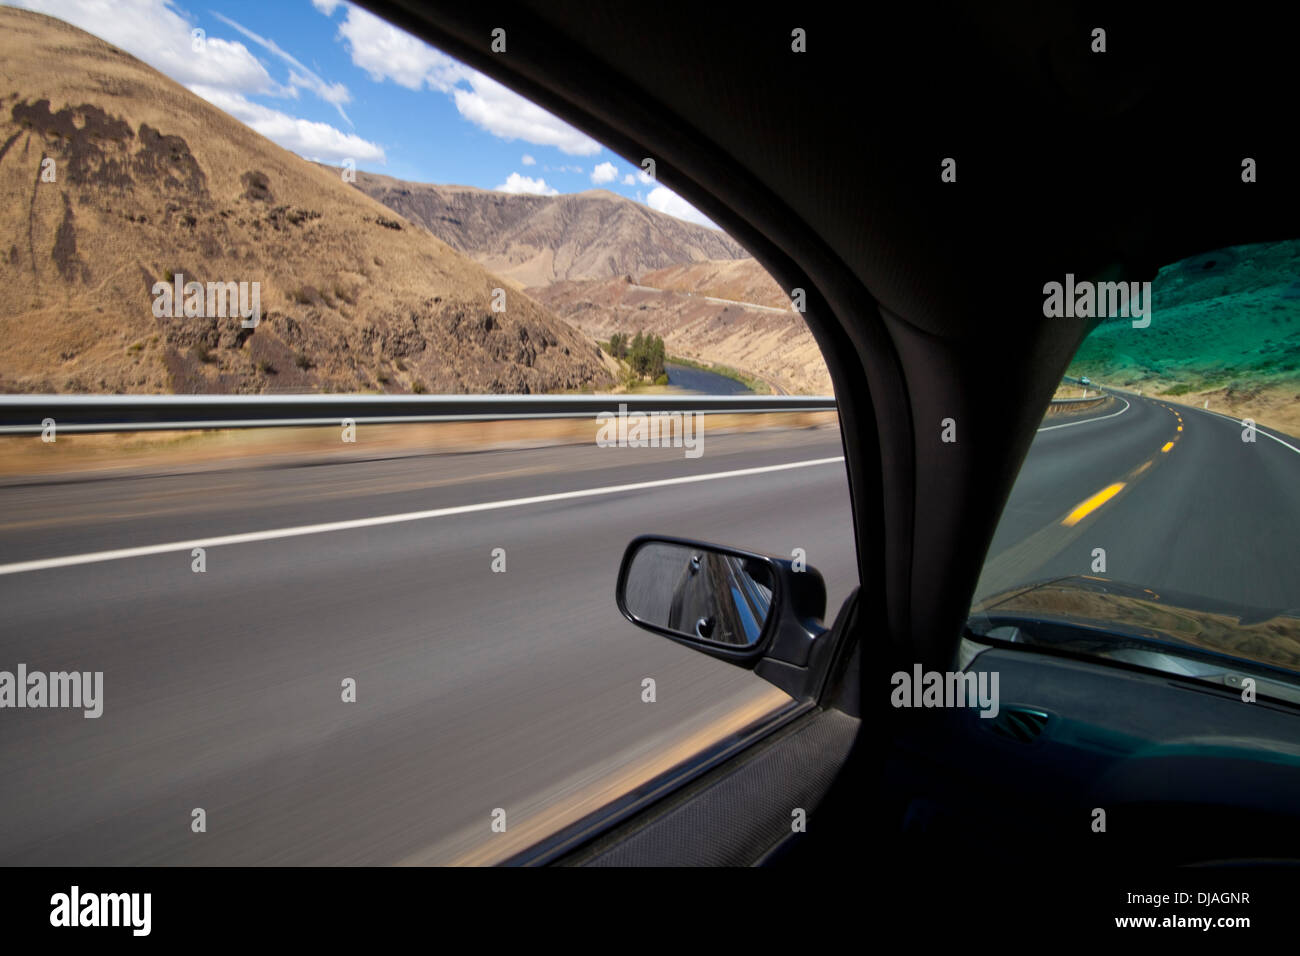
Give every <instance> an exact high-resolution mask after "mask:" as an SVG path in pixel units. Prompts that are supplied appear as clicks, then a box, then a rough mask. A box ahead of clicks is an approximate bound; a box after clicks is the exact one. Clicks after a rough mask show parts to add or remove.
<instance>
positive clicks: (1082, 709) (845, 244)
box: [365, 0, 1300, 872]
mask: <svg viewBox="0 0 1300 956" xmlns="http://www.w3.org/2000/svg"><path fill="white" fill-rule="evenodd" d="M365 5H366V6H368V7H369V8H371V9H372V10H373V11H374V12H375V13H377V14H378V15H380V16H382V17H384V18H386V19H388V20H390V21H392V22H393V23H395V24H396V25H398V26H400V27H402V28H403V29H405V30H407V31H409V32H411V33H412V34H415V35H417V36H421V37H423V38H425V39H426V40H427V41H428V42H430V43H431V44H433V45H435V46H437V47H438V48H440V49H443V50H446V51H447V52H448V53H450V54H451V55H453V56H455V57H457V58H458V59H460V60H462V61H464V62H466V63H468V64H470V65H472V66H473V67H475V68H477V69H479V70H481V71H483V72H484V73H486V74H488V75H490V76H492V77H494V78H496V79H497V80H499V81H500V82H502V83H503V84H505V85H507V86H509V87H511V88H513V89H514V90H516V91H517V92H519V93H520V94H522V95H524V96H526V97H528V98H529V99H531V100H533V101H535V102H536V103H538V104H539V105H541V106H543V107H544V108H546V109H547V110H550V111H551V112H553V113H554V114H556V115H557V116H560V117H562V118H564V119H565V120H566V121H567V122H570V123H572V124H573V125H574V126H575V127H577V128H579V129H581V130H583V131H585V132H587V133H588V134H590V135H591V136H593V137H595V138H597V139H599V140H600V141H602V142H603V143H605V144H607V145H609V146H610V147H611V148H612V149H614V150H616V151H617V152H619V153H620V154H621V155H622V156H624V157H625V158H627V159H629V160H630V161H632V162H638V163H639V162H640V160H641V158H642V157H650V158H653V159H654V161H655V166H656V175H657V177H658V178H659V179H660V180H662V181H663V182H664V183H665V184H667V185H668V186H669V187H670V188H671V189H673V190H674V191H676V192H677V193H678V194H679V195H681V196H682V197H684V198H685V199H687V200H688V201H689V202H690V203H692V204H694V205H695V206H696V207H697V208H698V209H700V210H701V211H702V212H703V213H704V214H706V215H707V216H708V217H709V218H711V219H712V220H713V221H714V222H716V223H718V224H719V225H720V226H722V227H723V228H724V229H726V230H727V231H728V232H729V233H730V234H731V235H732V236H734V237H735V238H736V239H737V240H739V241H740V242H741V243H742V244H743V245H745V246H746V247H747V248H748V249H749V250H750V251H751V252H752V253H753V254H754V255H755V256H756V257H757V258H758V259H759V260H760V262H761V263H762V264H763V265H764V266H765V267H766V268H767V269H768V270H769V271H770V273H771V274H772V275H773V276H774V277H776V278H777V279H778V280H779V281H780V283H781V284H782V286H783V287H784V288H785V289H788V290H791V293H792V295H793V294H794V290H803V294H804V301H805V302H806V311H805V315H804V317H805V319H806V320H807V323H808V325H809V327H810V328H811V329H812V331H813V333H814V335H815V336H816V338H817V341H818V343H819V345H820V347H821V350H822V352H823V354H824V355H825V358H826V361H827V363H828V366H829V368H830V371H831V376H832V379H833V382H834V386H835V396H836V399H837V401H838V405H839V412H840V419H841V423H842V432H843V443H844V453H845V459H846V466H847V472H848V478H849V484H850V488H851V495H852V505H853V514H852V521H853V528H854V532H855V535H856V541H857V560H858V569H857V571H858V575H859V580H860V582H861V585H860V588H859V589H858V590H857V591H856V592H855V593H854V594H853V596H852V597H851V598H850V599H849V600H848V601H847V602H846V603H845V605H844V606H843V607H838V608H837V607H829V608H826V607H824V604H825V593H824V590H823V592H822V593H821V595H820V598H821V604H822V605H823V606H818V594H817V587H816V585H817V579H814V578H813V576H812V575H805V576H803V577H800V576H799V575H798V574H795V573H793V572H792V571H791V569H790V568H789V567H788V562H786V563H785V565H782V564H780V563H779V562H774V563H773V564H772V565H771V566H770V568H769V570H767V571H765V572H764V574H765V575H770V577H769V578H768V580H769V583H770V584H771V587H770V600H771V605H772V606H771V610H772V614H771V616H770V620H769V621H768V623H767V625H766V626H765V627H764V628H763V630H762V634H761V635H759V636H758V637H757V639H756V640H754V641H753V642H752V643H749V644H747V645H746V644H744V643H743V642H742V644H741V646H731V647H718V646H717V645H716V644H711V643H710V642H708V641H705V640H696V641H692V640H691V639H690V638H689V637H687V638H682V637H679V636H672V635H671V633H670V632H668V631H666V630H665V629H664V628H663V627H660V626H656V622H653V621H652V622H651V623H650V626H651V627H653V628H654V629H655V630H657V631H659V632H660V634H664V633H669V635H670V636H671V639H674V640H679V641H681V642H682V643H686V644H693V645H694V646H696V648H697V649H698V650H700V651H701V652H703V653H707V654H711V655H713V656H715V657H723V658H724V659H729V660H731V661H732V662H733V663H735V664H736V665H737V666H741V667H747V668H752V669H753V670H755V671H756V672H757V673H758V674H760V675H761V676H763V677H765V678H766V679H768V680H770V681H772V682H773V683H775V684H777V686H780V687H782V688H783V689H785V690H787V692H789V693H790V694H791V695H792V697H793V698H794V699H795V703H794V704H793V705H791V706H790V707H789V708H787V709H786V710H785V711H783V712H781V713H780V714H779V715H777V716H776V717H775V718H774V719H772V720H770V721H768V722H766V723H765V724H763V725H762V726H760V727H756V728H750V729H749V730H747V731H746V732H743V733H741V734H738V735H736V736H735V737H733V738H731V739H729V740H728V741H726V742H725V743H724V744H723V745H720V746H718V747H715V748H713V749H712V750H710V751H707V752H705V753H703V754H701V755H699V757H697V758H696V759H695V760H693V761H691V762H689V763H688V764H687V765H684V766H680V767H677V768H675V769H674V770H673V771H671V772H670V773H668V774H666V775H664V776H663V777H660V778H657V779H656V780H655V781H654V782H653V783H652V784H650V785H648V786H645V787H642V788H640V789H639V790H637V791H636V792H634V793H632V794H629V795H628V796H626V797H625V798H623V799H622V800H620V801H618V802H617V803H616V804H614V805H612V806H609V807H605V808H603V809H602V810H601V811H599V812H597V813H595V814H593V815H592V816H590V817H588V818H586V819H584V820H582V821H581V822H579V823H578V824H576V825H574V826H571V827H568V828H566V829H565V830H563V831H561V832H559V833H557V834H554V835H553V836H552V837H551V838H549V839H547V840H545V841H543V842H542V843H541V844H539V845H537V846H534V847H532V848H530V849H529V850H528V851H526V852H524V853H522V854H519V855H517V856H515V857H514V858H512V859H511V860H510V861H508V863H510V864H513V865H559V866H577V865H581V866H610V865H632V866H642V865H653V866H683V865H703V864H712V865H733V866H735V865H741V866H748V865H766V866H775V867H786V868H794V869H798V870H801V871H805V872H810V871H812V870H813V868H825V867H833V866H836V865H837V864H850V863H851V862H852V861H858V862H867V864H868V865H873V864H872V863H871V862H870V861H882V860H894V861H897V863H898V865H899V866H905V865H907V864H908V863H909V862H910V863H917V862H919V861H922V860H926V859H932V858H933V854H936V853H939V854H945V855H947V856H949V857H951V858H952V859H960V860H963V861H965V862H966V864H968V865H970V866H972V867H978V868H984V869H987V868H990V867H993V866H996V865H1012V864H1030V865H1040V866H1049V867H1051V869H1052V871H1053V872H1056V871H1059V870H1071V869H1073V870H1074V871H1076V872H1077V871H1078V869H1079V868H1081V867H1093V868H1097V867H1111V868H1113V867H1116V866H1121V865H1123V866H1132V865H1168V864H1197V865H1218V866H1229V867H1231V866H1239V865H1241V864H1245V863H1252V862H1255V863H1258V862H1268V863H1270V864H1273V865H1295V864H1297V863H1300V745H1297V741H1300V713H1298V712H1297V710H1296V705H1295V702H1294V701H1288V700H1285V699H1283V698H1281V697H1269V696H1268V695H1264V694H1262V695H1261V697H1260V699H1259V700H1258V701H1257V702H1255V703H1253V704H1251V705H1249V706H1246V705H1243V704H1242V702H1241V700H1240V695H1238V694H1237V693H1236V692H1234V691H1233V690H1232V689H1231V688H1225V687H1213V686H1208V685H1206V684H1204V683H1200V682H1196V681H1194V680H1188V679H1184V678H1181V677H1179V676H1177V675H1173V674H1170V673H1167V672H1160V671H1157V670H1153V669H1152V668H1150V667H1147V666H1144V665H1143V664H1141V663H1131V662H1125V661H1120V660H1114V661H1109V660H1108V661H1099V660H1097V659H1096V658H1095V657H1094V658H1089V657H1086V656H1083V655H1081V654H1078V653H1075V652H1072V651H1071V650H1070V649H1069V646H1068V642H1065V641H1063V642H1061V645H1060V646H1047V645H1048V643H1049V642H1040V644H1041V645H1042V646H1038V647H1034V648H1027V647H1026V646H1024V644H1023V643H1018V642H1016V641H1015V640H1007V639H1002V638H999V637H998V635H997V634H996V633H988V632H985V633H982V634H975V633H972V632H970V631H969V630H968V627H967V624H966V622H967V618H968V615H969V609H970V606H971V603H972V597H973V595H974V591H975V587H976V582H977V579H978V577H979V574H980V569H981V565H982V564H983V562H984V559H985V555H986V553H987V551H988V547H989V543H990V541H991V538H992V536H993V533H994V529H995V527H996V525H997V522H998V519H999V516H1000V514H1001V513H1002V510H1003V506H1004V505H1005V503H1006V501H1007V499H1008V496H1009V494H1010V491H1011V488H1012V485H1013V482H1014V481H1015V478H1016V475H1017V472H1018V470H1019V468H1020V465H1021V463H1022V461H1023V460H1024V458H1025V455H1026V453H1027V450H1028V448H1029V444H1030V442H1031V440H1032V439H1033V436H1034V433H1035V428H1036V426H1037V425H1038V424H1039V422H1040V421H1041V419H1042V416H1043V412H1044V409H1045V407H1046V405H1047V403H1048V401H1049V399H1050V398H1051V397H1052V395H1053V392H1054V389H1055V388H1056V386H1057V384H1058V383H1059V382H1060V381H1061V377H1062V375H1063V373H1064V371H1065V368H1066V366H1067V364H1068V363H1069V361H1070V359H1071V357H1072V356H1073V355H1074V353H1075V350H1076V349H1077V347H1078V345H1079V343H1080V341H1081V340H1082V339H1083V338H1084V337H1085V336H1086V335H1087V333H1088V331H1089V326H1088V324H1087V323H1086V322H1083V321H1074V320H1065V319H1049V318H1044V314H1043V305H1042V295H1043V284H1044V282H1045V281H1047V280H1048V279H1050V278H1051V277H1053V276H1060V275H1063V274H1066V273H1072V274H1074V275H1076V276H1080V277H1084V276H1087V277H1094V278H1099V277H1104V278H1112V279H1119V280H1125V281H1142V280H1148V279H1150V278H1151V277H1152V276H1153V275H1154V274H1155V271H1156V270H1157V269H1158V268H1159V267H1160V266H1162V265H1164V264H1166V263H1170V262H1175V261H1177V260H1179V259H1182V258H1184V257H1187V256H1191V255H1195V254H1198V253H1201V252H1205V251H1206V250H1213V249H1218V248H1223V247H1225V246H1229V245H1232V244H1236V243H1245V242H1259V241H1265V240H1273V239H1283V238H1289V237H1290V236H1291V235H1293V233H1294V230H1295V215H1296V212H1297V210H1300V203H1298V202H1297V198H1300V197H1298V187H1297V177H1296V175H1295V171H1296V169H1297V168H1300V166H1298V165H1297V155H1296V146H1295V141H1294V138H1293V137H1291V136H1289V135H1288V134H1289V133H1290V132H1291V131H1290V130H1289V129H1288V127H1289V126H1290V125H1293V124H1292V113H1293V109H1289V108H1288V104H1287V103H1285V102H1284V99H1285V96H1286V93H1287V91H1292V92H1293V91H1294V75H1293V73H1292V74H1291V75H1290V76H1288V72H1289V71H1293V70H1294V65H1293V63H1294V61H1293V59H1292V58H1290V57H1289V56H1288V55H1287V54H1286V52H1285V51H1284V50H1283V49H1282V43H1283V38H1284V37H1285V36H1286V31H1285V30H1283V29H1281V28H1280V26H1279V25H1278V24H1276V23H1274V22H1272V21H1271V20H1270V19H1269V16H1270V15H1265V14H1262V13H1260V14H1259V15H1257V16H1254V15H1252V16H1247V15H1244V14H1243V12H1242V11H1240V10H1237V11H1236V12H1235V14H1234V15H1233V16H1232V17H1231V18H1227V17H1224V16H1214V17H1202V16H1200V15H1198V14H1197V13H1196V12H1195V11H1194V10H1192V9H1189V8H1186V7H1179V8H1176V9H1171V10H1169V11H1159V10H1157V9H1151V10H1147V9H1146V8H1138V9H1135V8H1133V7H1132V6H1130V5H1124V4H1118V3H1114V4H1101V5H1096V4H1089V5H1086V6H1085V5H1083V4H1075V3H1063V4H1053V5H1038V4H1032V3H1025V2H1020V3H991V4H979V5H961V4H940V5H939V6H938V7H935V8H931V7H929V6H927V7H925V8H924V9H922V8H919V7H913V6H911V5H884V4H881V5H870V6H868V7H856V8H852V9H850V8H847V7H836V8H832V7H826V8H818V9H814V8H808V7H792V8H787V9H785V10H783V11H780V12H779V13H777V12H775V11H764V12H761V13H760V12H758V11H753V12H752V13H747V12H746V11H745V10H743V9H740V8H737V7H733V6H730V5H716V4H715V5H710V4H703V5H702V4H689V5H688V4H678V3H669V4H666V5H665V4H660V5H656V6H655V7H654V8H653V9H651V10H648V11H640V12H644V13H646V14H647V15H644V16H643V15H637V16H632V15H631V11H630V10H629V9H627V8H624V7H621V6H618V5H593V4H586V3H579V2H574V0H546V2H527V0H524V2H493V3H482V4H477V3H476V4H466V3H459V2H443V0H435V2H432V3H424V2H418V3H417V2H415V0H389V2H383V0H379V2H367V3H366V4H365ZM1099 27H1100V28H1102V29H1103V30H1104V31H1105V45H1106V48H1105V52H1104V53H1097V52H1094V49H1093V46H1094V39H1095V36H1094V30H1095V29H1096V28H1099ZM497 28H503V29H505V31H506V37H507V44H506V49H505V52H496V51H494V50H493V49H492V46H491V38H492V35H493V30H494V29H497ZM798 31H802V35H803V38H804V42H805V45H806V46H805V49H804V50H803V51H802V52H796V51H795V50H794V49H793V48H792V37H793V36H795V35H796V33H797V32H798ZM1244 157H1250V158H1251V159H1253V160H1254V161H1255V164H1256V166H1257V169H1258V178H1257V179H1256V180H1255V181H1253V182H1244V181H1243V177H1242V175H1241V170H1242V163H1243V158H1244ZM945 168H948V169H950V170H955V173H954V174H951V175H948V176H944V175H943V173H944V170H945ZM948 419H951V420H952V421H953V422H954V423H955V428H956V440H955V441H944V440H942V439H941V423H942V422H944V421H945V420H948ZM645 530H646V531H647V532H650V531H653V529H645ZM729 544H730V543H729V542H725V541H722V542H701V543H696V544H692V543H690V542H687V543H685V546H686V547H688V548H689V547H698V548H699V549H700V551H701V552H702V553H707V552H708V550H709V548H710V547H715V546H716V547H717V548H718V549H721V550H722V551H723V552H727V550H728V546H729ZM641 546H644V542H641ZM637 547H638V544H637V542H634V543H633V545H632V547H630V548H629V559H628V560H630V559H631V558H632V557H633V556H634V551H635V549H636V548H637ZM741 557H742V558H745V556H744V555H743V554H742V555H741ZM745 560H748V561H751V562H752V561H761V560H762V559H761V558H758V557H756V556H749V557H747V558H745ZM732 566H739V565H736V563H735V562H733V565H732ZM626 575H627V561H625V567H624V569H623V573H622V576H621V577H620V580H619V582H618V583H617V587H616V586H615V584H616V582H614V581H610V582H607V583H606V584H602V585H601V586H602V587H606V586H608V587H609V589H610V596H611V599H616V600H618V601H620V607H621V609H622V610H623V611H624V613H625V615H627V616H628V617H629V618H630V619H632V620H634V621H637V622H638V623H643V622H644V615H642V617H641V619H638V616H637V615H635V614H633V613H629V610H628V607H627V606H626V605H625V604H624V603H623V602H624V580H623V579H624V577H626ZM763 599H764V600H766V599H767V597H766V596H765V597H764V598H763ZM696 616H698V617H699V619H700V621H701V622H703V621H705V620H706V619H707V617H708V615H707V614H703V613H701V614H699V615H696ZM657 623H658V624H662V623H663V622H662V621H660V622H657ZM711 626H712V625H707V626H705V627H704V629H703V630H700V631H696V632H695V633H696V635H697V637H703V635H705V634H707V633H708V627H711ZM645 637H646V640H655V639H660V638H658V637H652V636H651V635H650V634H647V635H645ZM750 637H751V638H752V637H753V635H752V634H751V635H750ZM731 643H732V644H733V645H735V644H736V641H735V640H733V641H732V642H731ZM963 648H964V650H963ZM963 653H964V654H965V662H964V664H963V666H964V665H965V664H969V663H970V660H971V658H972V657H974V659H975V660H976V664H975V665H974V666H975V667H976V668H977V669H982V670H989V671H997V672H998V673H999V674H1000V679H1001V687H1000V694H1001V700H1002V705H1001V708H1000V711H999V713H998V714H997V715H996V716H995V717H993V718H992V719H986V718H985V717H983V716H981V714H979V713H978V712H976V711H974V710H971V709H967V708H955V709H953V708H935V709H910V708H898V707H895V706H891V703H890V696H891V690H892V686H891V675H893V674H895V673H897V672H906V673H911V672H912V671H913V669H914V668H918V667H919V668H921V669H923V670H925V671H932V670H933V671H948V670H952V669H953V668H954V667H955V666H956V662H958V661H959V659H961V657H962V655H963ZM1098 810H1103V811H1104V816H1105V819H1106V825H1105V833H1104V837H1102V835H1101V834H1099V832H1098V830H1097V829H1096V827H1095V822H1096V819H1097V811H1098ZM800 811H802V812H805V813H806V819H807V823H806V826H805V827H793V828H792V826H791V818H792V813H794V814H795V815H796V816H797V814H798V813H799V812H800ZM1099 837H1102V838H1099ZM1030 872H1032V871H1030Z"/></svg>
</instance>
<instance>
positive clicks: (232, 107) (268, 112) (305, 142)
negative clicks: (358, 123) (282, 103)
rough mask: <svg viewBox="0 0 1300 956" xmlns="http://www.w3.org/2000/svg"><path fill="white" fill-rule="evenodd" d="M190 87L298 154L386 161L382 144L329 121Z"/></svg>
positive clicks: (327, 159)
mask: <svg viewBox="0 0 1300 956" xmlns="http://www.w3.org/2000/svg"><path fill="white" fill-rule="evenodd" d="M191 89H192V90H193V91H194V92H195V93H196V94H198V95H199V96H201V97H203V98H204V99H205V100H207V101H208V102H209V103H211V104H212V105H213V106H216V107H218V108H219V109H222V110H225V111H226V112H227V113H229V114H230V115H231V116H233V117H234V118H235V119H237V120H239V121H240V122H241V123H243V124H244V125H245V126H248V127H250V128H252V129H254V130H256V131H257V132H259V133H261V134H262V135H263V136H265V137H266V138H267V139H269V140H271V141H272V142H273V143H278V144H279V145H281V146H283V147H284V148H285V149H291V150H293V151H294V152H295V153H297V154H298V155H299V156H305V157H307V158H308V159H316V160H320V161H321V162H334V163H336V162H339V161H341V160H344V159H352V160H355V161H356V162H358V163H363V162H372V163H376V162H377V163H382V162H384V161H385V157H384V150H383V147H381V146H378V145H376V144H375V143H371V142H369V141H367V140H364V139H362V138H361V137H360V136H357V135H355V134H353V133H344V132H342V131H341V130H338V129H336V128H335V127H333V126H330V125H329V124H328V123H314V122H312V121H311V120H305V119H299V118H298V117H296V116H290V115H289V114H288V113H281V112H280V111H279V110H273V109H271V108H270V107H266V106H262V105H261V104H260V103H254V102H252V101H251V100H249V99H247V98H246V97H243V96H241V95H239V94H238V93H231V92H230V91H228V90H220V89H215V88H212V87H204V86H194V87H191Z"/></svg>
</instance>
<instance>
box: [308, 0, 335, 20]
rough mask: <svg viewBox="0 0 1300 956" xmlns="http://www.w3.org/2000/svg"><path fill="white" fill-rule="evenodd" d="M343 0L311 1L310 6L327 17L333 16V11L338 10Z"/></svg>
mask: <svg viewBox="0 0 1300 956" xmlns="http://www.w3.org/2000/svg"><path fill="white" fill-rule="evenodd" d="M342 2H343V0H311V5H312V6H313V7H315V8H316V9H317V10H319V11H320V12H321V13H323V14H325V16H327V17H332V16H334V11H335V10H337V9H338V8H339V4H340V3H342Z"/></svg>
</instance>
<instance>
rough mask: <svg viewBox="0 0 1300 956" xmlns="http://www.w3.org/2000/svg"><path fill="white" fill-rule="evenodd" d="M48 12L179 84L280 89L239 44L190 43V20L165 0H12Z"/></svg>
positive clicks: (250, 90)
mask: <svg viewBox="0 0 1300 956" xmlns="http://www.w3.org/2000/svg"><path fill="white" fill-rule="evenodd" d="M14 5H15V6H21V7H26V8H27V9H29V10H36V11H39V12H41V13H46V14H49V15H50V16H52V17H57V18H58V19H60V20H64V21H66V22H68V23H71V24H72V25H73V26H76V27H80V28H81V29H83V30H85V31H86V32H87V33H93V34H94V35H95V36H97V37H99V38H100V39H102V40H107V41H108V42H109V43H111V44H113V45H114V46H117V47H121V48H122V49H123V50H125V51H126V52H127V53H130V54H131V55H133V56H136V57H139V58H140V59H141V60H143V61H144V62H146V63H148V64H149V65H150V66H152V67H153V68H154V69H156V70H159V71H160V72H162V73H165V74H167V75H168V76H170V77H171V78H172V79H173V80H176V81H177V82H178V83H184V84H185V85H187V86H188V85H189V84H191V83H204V84H208V85H211V86H218V87H222V88H225V89H229V90H239V91H241V92H245V93H282V92H283V88H281V87H278V86H277V85H276V83H275V82H274V81H273V80H272V79H271V75H270V74H269V73H267V72H266V68H265V67H264V66H262V64H261V63H260V62H258V59H257V57H255V56H253V54H252V53H250V52H249V51H248V47H246V46H244V44H242V43H239V42H235V41H231V40H219V39H216V38H213V37H208V38H207V39H206V41H205V43H204V47H203V52H202V53H196V52H194V50H193V49H192V48H191V44H190V40H191V38H190V30H191V29H193V28H194V27H195V26H196V25H197V24H194V23H191V22H190V21H189V20H187V19H186V18H184V17H182V16H181V15H180V13H178V12H177V11H176V10H175V9H173V8H172V6H171V4H170V3H169V0H113V2H111V3H109V2H104V0H14Z"/></svg>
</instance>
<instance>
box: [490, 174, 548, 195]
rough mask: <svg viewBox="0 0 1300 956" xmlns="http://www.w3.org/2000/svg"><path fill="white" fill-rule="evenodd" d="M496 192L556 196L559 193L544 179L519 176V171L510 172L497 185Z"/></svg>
mask: <svg viewBox="0 0 1300 956" xmlns="http://www.w3.org/2000/svg"><path fill="white" fill-rule="evenodd" d="M497 192H502V193H528V194H530V195H533V196H556V195H559V192H560V191H559V190H558V189H552V188H551V187H550V186H548V185H546V180H545V179H529V178H528V177H527V176H521V175H519V173H511V174H510V175H509V177H507V178H506V181H505V182H504V183H502V184H501V185H500V186H498V187H497Z"/></svg>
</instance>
